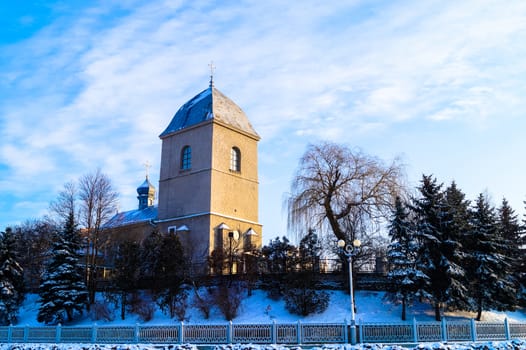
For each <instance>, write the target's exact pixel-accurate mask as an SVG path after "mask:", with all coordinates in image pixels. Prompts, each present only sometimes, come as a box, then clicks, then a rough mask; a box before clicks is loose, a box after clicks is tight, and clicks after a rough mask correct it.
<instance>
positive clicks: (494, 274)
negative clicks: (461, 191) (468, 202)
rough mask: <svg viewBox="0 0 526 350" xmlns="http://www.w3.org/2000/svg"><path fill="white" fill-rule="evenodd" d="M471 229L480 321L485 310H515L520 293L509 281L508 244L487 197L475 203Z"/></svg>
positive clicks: (473, 280)
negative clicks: (505, 251)
mask: <svg viewBox="0 0 526 350" xmlns="http://www.w3.org/2000/svg"><path fill="white" fill-rule="evenodd" d="M471 227H472V229H471V230H472V231H471V244H470V251H469V253H470V257H471V264H470V265H469V269H470V271H469V274H470V277H471V284H470V286H471V290H472V292H471V295H472V297H473V298H474V302H475V305H474V306H475V310H476V311H477V317H476V319H477V320H478V321H480V319H481V316H482V311H484V310H489V309H497V310H506V309H510V308H512V307H513V306H514V305H515V294H516V290H515V288H514V284H513V283H511V281H510V279H508V278H507V273H508V272H509V268H510V263H509V260H508V259H507V257H506V255H505V254H503V251H504V247H505V242H504V240H503V239H502V238H501V237H500V236H499V234H498V227H497V218H496V214H495V210H494V208H493V207H492V206H491V205H490V204H489V202H488V200H487V198H486V197H485V196H484V195H483V194H480V195H479V196H478V198H477V200H476V202H475V205H474V208H473V212H472V219H471Z"/></svg>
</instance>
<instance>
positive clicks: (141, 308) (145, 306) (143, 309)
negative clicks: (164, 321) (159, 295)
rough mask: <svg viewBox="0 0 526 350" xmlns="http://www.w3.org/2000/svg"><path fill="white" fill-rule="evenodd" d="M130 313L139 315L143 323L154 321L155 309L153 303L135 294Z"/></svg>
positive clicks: (131, 301)
mask: <svg viewBox="0 0 526 350" xmlns="http://www.w3.org/2000/svg"><path fill="white" fill-rule="evenodd" d="M130 312H131V313H134V314H136V315H138V316H139V319H140V320H141V321H143V322H148V321H151V320H152V319H153V314H154V312H155V307H154V306H153V303H152V302H151V301H146V300H144V297H141V296H140V295H139V294H138V293H134V294H133V295H132V299H131V300H130Z"/></svg>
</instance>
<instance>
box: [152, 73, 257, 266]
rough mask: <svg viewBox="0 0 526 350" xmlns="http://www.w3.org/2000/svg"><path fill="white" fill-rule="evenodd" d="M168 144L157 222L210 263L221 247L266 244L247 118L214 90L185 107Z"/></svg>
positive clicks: (165, 138)
mask: <svg viewBox="0 0 526 350" xmlns="http://www.w3.org/2000/svg"><path fill="white" fill-rule="evenodd" d="M159 137H160V138H161V140H162V151H161V169H160V179H159V201H158V203H159V204H158V220H157V224H158V227H159V228H160V230H161V232H170V231H172V232H175V233H177V234H178V235H179V238H180V239H181V242H182V243H183V245H184V246H185V248H186V249H187V253H189V255H190V256H191V257H192V260H193V261H192V263H194V264H203V263H205V262H206V260H207V258H208V257H209V255H210V253H211V252H212V251H213V250H214V249H220V248H224V247H225V244H227V245H228V244H230V246H231V245H232V241H233V240H234V239H235V242H234V243H235V244H236V249H237V250H238V251H241V252H242V251H243V250H247V249H250V247H259V246H261V238H262V225H261V224H260V223H259V221H258V200H259V198H258V151H257V145H258V141H259V139H260V137H259V135H258V134H257V133H256V131H255V130H254V128H253V127H252V125H251V124H250V122H249V120H248V118H247V116H246V115H245V113H244V112H243V111H242V110H241V108H239V106H237V105H236V104H235V103H234V102H233V101H232V100H230V99H229V98H228V97H226V96H225V95H224V94H223V93H221V92H220V91H219V90H217V89H216V88H215V87H214V84H213V81H212V79H210V86H209V87H208V88H207V89H206V90H204V91H202V92H201V93H199V94H197V95H196V96H195V97H194V98H192V99H191V100H189V101H188V102H186V103H185V104H184V105H183V106H182V107H181V108H180V109H179V110H178V111H177V113H176V114H175V116H174V117H173V118H172V120H171V122H170V124H169V125H168V127H167V128H166V129H165V130H164V131H163V132H162V133H161V135H160V136H159Z"/></svg>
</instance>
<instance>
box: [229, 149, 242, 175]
mask: <svg viewBox="0 0 526 350" xmlns="http://www.w3.org/2000/svg"><path fill="white" fill-rule="evenodd" d="M230 170H232V171H241V151H240V150H239V148H237V147H232V150H231V151H230Z"/></svg>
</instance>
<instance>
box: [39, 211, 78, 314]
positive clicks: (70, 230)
mask: <svg viewBox="0 0 526 350" xmlns="http://www.w3.org/2000/svg"><path fill="white" fill-rule="evenodd" d="M80 249H81V242H80V235H79V232H78V230H77V228H76V224H75V218H74V213H73V212H70V214H69V216H68V218H67V221H66V222H65V224H64V228H63V230H62V231H61V232H59V233H58V234H57V236H56V240H55V242H54V243H53V248H52V251H51V254H52V256H51V260H50V262H49V264H48V265H47V266H46V272H45V273H44V276H43V278H42V283H41V285H40V289H39V295H40V303H41V305H40V308H39V310H38V316H37V320H38V321H39V322H44V323H46V324H57V323H64V322H66V321H71V320H72V319H73V317H74V316H75V315H76V314H82V311H83V309H84V307H85V306H86V304H87V300H88V299H87V298H88V292H87V289H86V284H85V283H84V274H83V270H82V267H81V266H80V265H79V258H80V257H79V252H80Z"/></svg>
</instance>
